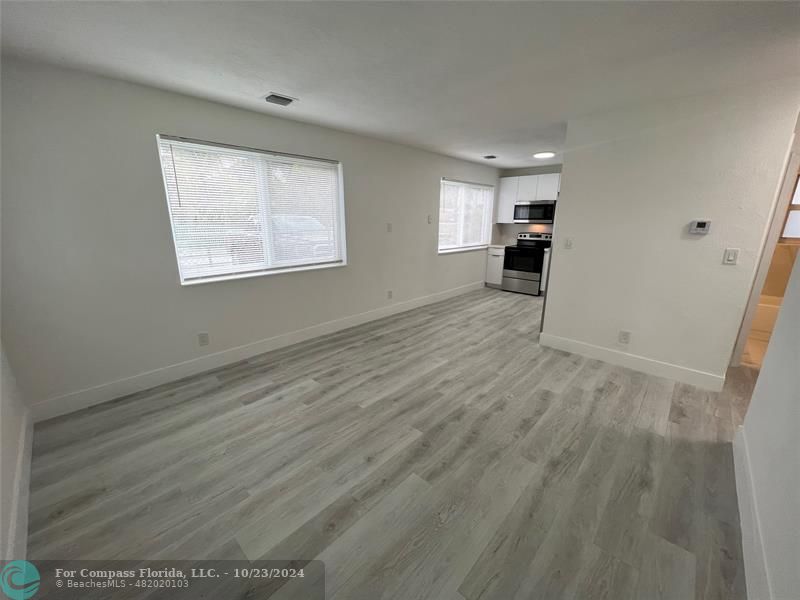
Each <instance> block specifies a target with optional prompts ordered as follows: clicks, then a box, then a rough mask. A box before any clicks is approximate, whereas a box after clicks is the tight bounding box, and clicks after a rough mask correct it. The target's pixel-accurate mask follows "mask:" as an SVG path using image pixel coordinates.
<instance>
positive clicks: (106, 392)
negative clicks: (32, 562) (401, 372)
mask: <svg viewBox="0 0 800 600" xmlns="http://www.w3.org/2000/svg"><path fill="white" fill-rule="evenodd" d="M483 287H484V283H483V281H477V282H474V283H470V284H467V285H462V286H459V287H457V288H452V289H449V290H445V291H443V292H437V293H435V294H430V295H428V296H422V297H419V298H414V299H412V300H406V301H404V302H397V303H395V304H390V305H388V306H382V307H380V308H376V309H374V310H369V311H367V312H363V313H358V314H355V315H350V316H347V317H343V318H341V319H336V320H333V321H326V322H324V323H318V324H316V325H312V326H310V327H306V328H304V329H298V330H296V331H290V332H287V333H282V334H280V335H276V336H273V337H270V338H266V339H263V340H258V341H256V342H252V343H250V344H245V345H243V346H237V347H234V348H229V349H227V350H221V351H220V352H214V353H212V354H207V355H205V356H201V357H198V358H194V359H191V360H187V361H184V362H180V363H177V364H174V365H169V366H166V367H161V368H159V369H154V370H152V371H146V372H144V373H139V374H137V375H133V376H131V377H126V378H124V379H118V380H116V381H110V382H108V383H102V384H100V385H96V386H93V387H90V388H86V389H83V390H79V391H76V392H71V393H68V394H64V395H61V396H56V397H53V398H48V399H46V400H42V401H40V402H35V403H33V405H32V410H33V418H34V420H35V421H37V422H38V421H44V420H45V419H51V418H53V417H57V416H60V415H64V414H67V413H71V412H75V411H77V410H81V409H83V408H87V407H89V406H94V405H95V404H101V403H103V402H108V401H109V400H114V399H115V398H119V397H121V396H127V395H128V394H133V393H135V392H140V391H142V390H146V389H149V388H152V387H156V386H158V385H162V384H164V383H169V382H171V381H176V380H178V379H182V378H184V377H189V376H190V375H197V374H198V373H202V372H204V371H208V370H210V369H216V368H218V367H222V366H225V365H227V364H231V363H234V362H236V361H239V360H244V359H247V358H252V357H253V356H257V355H259V354H263V353H264V352H269V351H270V350H276V349H278V348H283V347H285V346H291V345H292V344H297V343H299V342H304V341H306V340H310V339H312V338H315V337H319V336H321V335H327V334H329V333H335V332H337V331H341V330H342V329H347V328H348V327H354V326H356V325H361V324H363V323H367V322H369V321H374V320H375V319H381V318H383V317H388V316H390V315H394V314H397V313H401V312H405V311H407V310H411V309H414V308H418V307H420V306H424V305H426V304H432V303H434V302H439V301H441V300H446V299H448V298H452V297H454V296H458V295H461V294H465V293H467V292H471V291H473V290H477V289H481V288H483Z"/></svg>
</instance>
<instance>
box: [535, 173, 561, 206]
mask: <svg viewBox="0 0 800 600" xmlns="http://www.w3.org/2000/svg"><path fill="white" fill-rule="evenodd" d="M560 180H561V174H560V173H549V174H547V175H539V187H538V188H537V190H536V199H537V200H558V184H559V181H560Z"/></svg>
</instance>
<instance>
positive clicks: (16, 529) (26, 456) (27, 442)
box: [3, 411, 33, 560]
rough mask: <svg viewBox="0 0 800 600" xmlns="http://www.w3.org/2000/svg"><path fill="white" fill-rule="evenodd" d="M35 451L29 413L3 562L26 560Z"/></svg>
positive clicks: (16, 469)
mask: <svg viewBox="0 0 800 600" xmlns="http://www.w3.org/2000/svg"><path fill="white" fill-rule="evenodd" d="M32 451H33V419H32V418H31V413H30V411H27V413H26V414H25V416H24V418H23V422H22V433H21V434H20V436H19V445H18V447H17V459H16V461H15V463H14V483H13V488H12V492H11V514H10V517H11V518H10V523H9V524H8V540H6V543H5V548H4V554H5V556H4V557H3V560H19V559H24V558H26V551H27V546H28V496H29V491H30V477H31V453H32Z"/></svg>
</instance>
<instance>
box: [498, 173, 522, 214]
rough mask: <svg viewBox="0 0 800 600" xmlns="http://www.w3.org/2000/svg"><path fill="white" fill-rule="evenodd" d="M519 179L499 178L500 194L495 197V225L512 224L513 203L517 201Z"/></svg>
mask: <svg viewBox="0 0 800 600" xmlns="http://www.w3.org/2000/svg"><path fill="white" fill-rule="evenodd" d="M518 185H519V177H501V178H500V193H499V194H498V196H497V219H496V221H495V222H496V223H513V222H514V203H515V202H516V201H517V187H518Z"/></svg>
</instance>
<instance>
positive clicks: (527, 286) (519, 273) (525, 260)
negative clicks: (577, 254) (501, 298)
mask: <svg viewBox="0 0 800 600" xmlns="http://www.w3.org/2000/svg"><path fill="white" fill-rule="evenodd" d="M552 239H553V236H552V234H550V233H519V234H517V245H516V246H506V253H505V258H504V260H503V281H502V284H501V286H500V287H501V288H502V289H504V290H508V291H509V292H519V293H521V294H530V295H532V296H539V295H541V294H542V293H543V292H544V291H545V285H546V284H547V270H548V269H549V268H550V245H551V243H552Z"/></svg>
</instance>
